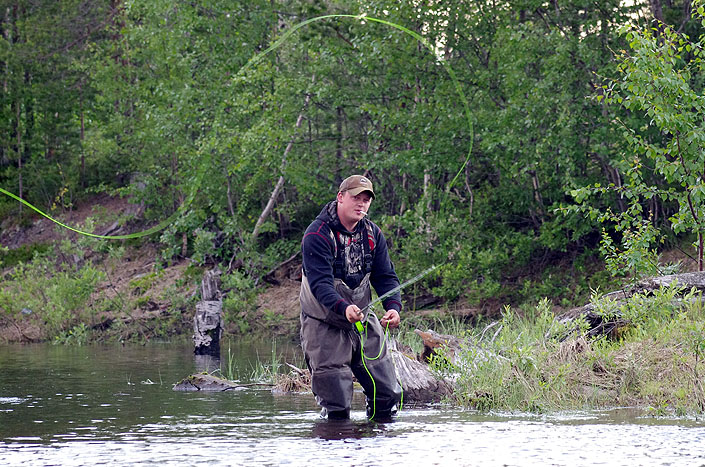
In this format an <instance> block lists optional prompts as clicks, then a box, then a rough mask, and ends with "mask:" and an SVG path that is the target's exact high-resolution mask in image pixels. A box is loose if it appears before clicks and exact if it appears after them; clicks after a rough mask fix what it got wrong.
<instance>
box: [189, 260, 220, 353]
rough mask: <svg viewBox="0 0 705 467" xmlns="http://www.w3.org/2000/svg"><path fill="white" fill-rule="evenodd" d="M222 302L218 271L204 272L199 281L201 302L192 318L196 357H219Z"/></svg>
mask: <svg viewBox="0 0 705 467" xmlns="http://www.w3.org/2000/svg"><path fill="white" fill-rule="evenodd" d="M223 327H224V325H223V301H222V299H221V295H220V271H218V270H217V269H216V270H211V271H208V272H206V274H205V275H204V276H203V280H202V281H201V301H200V302H198V303H197V304H196V314H195V315H194V317H193V345H194V353H195V354H196V355H206V354H207V355H220V338H221V337H222V335H223Z"/></svg>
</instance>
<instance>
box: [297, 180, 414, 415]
mask: <svg viewBox="0 0 705 467" xmlns="http://www.w3.org/2000/svg"><path fill="white" fill-rule="evenodd" d="M374 196H375V193H374V191H373V189H372V182H371V181H370V180H369V179H368V178H366V177H364V176H361V175H352V176H350V177H348V178H346V179H345V180H343V182H342V183H341V184H340V188H339V190H338V195H337V196H336V199H335V200H334V201H331V202H329V203H328V204H326V205H325V206H324V207H323V210H322V211H321V213H320V214H319V215H318V217H316V220H315V221H313V222H312V223H311V225H309V227H308V229H306V233H305V234H304V238H303V242H302V245H301V252H302V256H303V277H302V281H301V346H302V348H303V350H304V355H305V357H306V363H307V365H308V367H309V369H310V370H311V386H312V389H313V393H314V395H315V396H316V400H317V402H318V403H319V404H320V405H321V406H322V407H323V409H322V411H321V415H322V416H324V417H325V416H327V417H328V418H329V419H346V418H348V417H349V416H350V405H351V402H352V393H353V380H352V375H353V374H354V375H355V377H356V378H357V380H358V381H359V382H360V384H361V385H362V388H363V390H364V393H365V396H366V400H367V414H368V416H369V417H370V418H376V419H385V418H389V417H390V416H391V415H392V414H393V413H394V411H395V410H396V405H397V404H398V403H399V401H400V399H401V387H400V385H399V383H398V382H397V379H396V375H395V372H394V363H393V361H392V357H391V354H389V353H388V352H387V348H386V345H385V339H384V330H385V328H386V327H387V326H388V327H397V326H399V322H400V319H401V318H400V317H399V312H400V311H401V296H400V293H399V292H397V293H396V294H393V295H392V296H391V297H389V298H387V299H386V300H384V302H383V303H382V305H383V306H384V309H385V312H384V315H383V316H382V319H381V320H378V319H377V316H376V315H375V314H374V313H373V312H372V311H371V310H367V311H365V312H363V311H362V310H363V309H364V308H365V307H366V306H367V305H368V304H369V303H370V302H371V301H372V291H371V289H370V286H372V287H374V289H375V291H376V292H377V294H378V295H379V296H382V295H384V294H385V293H387V292H388V291H390V290H392V289H394V288H395V287H397V286H398V285H399V279H398V278H397V275H396V273H395V272H394V266H393V265H392V262H391V260H390V259H389V252H388V250H387V242H386V240H385V238H384V235H382V232H381V230H380V229H379V227H378V226H377V225H375V224H374V223H373V222H372V221H370V220H368V219H367V218H366V217H365V216H366V215H367V211H368V209H369V208H370V204H371V203H372V199H373V198H374ZM358 321H362V322H363V323H364V326H365V332H364V333H362V335H361V334H360V333H359V332H358V331H357V330H356V329H355V323H356V322H358ZM363 349H364V353H365V355H364V356H363V355H362V351H363ZM378 355H379V358H376V357H377V356H378Z"/></svg>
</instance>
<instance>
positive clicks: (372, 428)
mask: <svg viewBox="0 0 705 467" xmlns="http://www.w3.org/2000/svg"><path fill="white" fill-rule="evenodd" d="M386 431H387V430H386V429H385V428H384V424H382V423H376V422H370V421H368V420H364V421H361V422H360V421H353V420H318V421H316V422H315V423H314V424H313V430H312V431H311V437H312V438H320V439H325V440H329V441H330V440H346V439H362V438H373V437H375V436H379V435H380V434H384V433H385V432H386Z"/></svg>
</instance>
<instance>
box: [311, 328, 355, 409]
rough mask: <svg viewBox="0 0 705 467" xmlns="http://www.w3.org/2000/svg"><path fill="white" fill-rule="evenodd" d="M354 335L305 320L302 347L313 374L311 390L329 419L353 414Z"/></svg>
mask: <svg viewBox="0 0 705 467" xmlns="http://www.w3.org/2000/svg"><path fill="white" fill-rule="evenodd" d="M350 334H351V331H345V330H343V329H340V328H337V327H334V326H330V325H328V324H326V323H323V322H321V321H319V320H316V319H313V318H310V317H307V316H305V315H302V316H301V347H302V348H303V351H304V355H305V356H306V363H307V365H308V367H309V370H311V389H312V390H313V394H314V395H315V396H316V401H317V402H318V403H319V405H321V407H323V408H324V409H326V410H327V412H328V414H329V418H333V417H334V416H337V417H338V418H340V417H343V415H345V414H349V413H350V405H351V403H352V395H353V381H352V372H351V371H350V359H351V358H352V340H351V335H350ZM334 413H335V415H333V414H334ZM344 418H346V417H344Z"/></svg>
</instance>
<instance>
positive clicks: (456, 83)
mask: <svg viewBox="0 0 705 467" xmlns="http://www.w3.org/2000/svg"><path fill="white" fill-rule="evenodd" d="M328 19H352V20H358V21H361V22H362V24H365V22H371V23H379V24H383V25H386V26H389V27H392V28H395V29H397V30H399V31H402V32H403V33H405V34H408V35H409V36H411V37H413V38H414V39H416V40H417V41H419V42H420V43H421V44H422V45H423V46H424V47H426V48H427V49H428V50H429V51H431V53H432V54H433V55H434V57H436V60H437V61H438V62H440V64H441V65H442V66H443V68H444V69H445V70H446V72H447V73H448V76H450V79H451V80H452V82H453V85H454V86H455V91H456V92H457V93H458V97H459V98H460V101H461V103H462V105H463V110H464V112H465V118H466V119H467V123H468V128H469V129H470V145H469V148H468V154H467V157H466V158H465V160H464V162H463V164H462V165H461V167H460V169H459V170H458V172H457V173H456V174H455V177H453V179H452V180H451V182H450V183H449V184H448V186H447V187H446V198H444V200H445V199H447V195H448V193H449V192H450V189H451V188H452V187H453V185H454V184H455V182H456V181H457V180H458V177H460V174H461V173H462V172H463V170H464V169H465V167H466V166H467V164H468V161H469V160H470V156H471V154H472V148H473V141H474V129H473V123H472V117H471V115H470V106H469V105H468V101H467V98H466V97H465V93H464V92H463V88H462V86H461V85H460V82H459V81H458V78H457V77H456V75H455V72H454V71H453V69H452V68H451V66H450V64H449V63H448V62H447V61H446V60H444V59H443V58H442V57H440V56H438V54H437V52H436V50H435V48H434V47H433V45H432V44H430V43H429V42H428V40H426V39H425V38H424V37H423V36H421V35H420V34H418V33H416V32H414V31H412V30H411V29H408V28H406V27H404V26H402V25H399V24H396V23H393V22H391V21H387V20H384V19H379V18H374V17H371V16H366V15H364V14H362V15H345V14H333V15H322V16H317V17H314V18H310V19H307V20H305V21H302V22H301V23H298V24H296V25H295V26H293V27H292V28H291V29H289V30H288V31H286V32H285V33H284V34H282V36H281V37H280V38H279V39H277V40H276V41H275V42H274V43H273V44H272V45H271V46H269V47H268V48H267V49H265V50H264V51H263V52H262V53H260V54H258V55H255V56H254V57H252V58H251V59H250V60H249V61H248V62H247V63H246V64H245V65H244V66H243V67H242V68H240V69H239V70H238V71H237V73H236V75H241V74H243V73H244V72H245V71H247V70H248V69H249V68H250V67H252V66H254V65H256V64H257V63H258V62H260V61H261V60H262V59H263V58H264V57H265V56H267V55H268V54H269V53H270V52H272V51H273V50H276V49H277V48H279V47H280V46H281V45H282V44H284V43H285V42H286V41H287V40H288V39H289V37H291V36H292V35H293V34H294V33H295V32H296V31H298V30H299V29H301V28H303V27H304V26H307V25H309V24H311V23H313V22H317V21H323V20H328ZM200 165H201V171H200V172H199V174H198V177H197V179H196V181H195V183H194V185H192V189H191V192H190V193H189V196H188V198H187V199H186V200H185V201H184V203H183V204H182V205H181V206H179V208H178V209H177V210H176V211H175V212H174V213H173V214H172V215H171V216H169V217H168V218H167V219H165V220H163V221H162V222H160V223H159V224H157V225H155V226H154V227H151V228H149V229H147V230H143V231H140V232H135V233H131V234H127V235H98V234H94V233H91V232H86V231H83V230H81V229H78V228H75V227H71V226H68V225H66V224H64V223H62V222H60V221H58V220H57V219H54V218H53V217H51V216H50V215H49V214H47V213H45V212H43V211H42V210H41V209H39V208H37V207H36V206H34V205H32V204H31V203H29V202H27V201H25V200H24V199H22V198H20V197H19V196H17V195H15V194H13V193H11V192H9V191H7V190H5V189H3V188H0V193H2V194H4V195H6V196H9V197H10V198H13V199H15V200H17V201H19V202H20V203H22V204H24V205H25V206H27V207H28V208H30V209H32V210H33V211H35V212H37V213H38V214H40V215H42V216H44V217H46V218H47V219H49V220H50V221H52V222H54V223H55V224H57V225H59V226H61V227H63V228H65V229H68V230H71V231H73V232H76V233H78V234H81V235H85V236H88V237H93V238H100V239H105V240H125V239H130V238H139V237H144V236H147V235H151V234H153V233H155V232H158V231H160V230H163V229H164V228H166V227H167V226H168V225H169V224H171V223H172V222H174V221H175V220H176V219H177V218H178V217H179V216H180V215H182V214H183V213H184V212H185V211H186V209H187V208H188V206H189V205H190V204H191V202H192V201H193V199H194V198H195V194H196V192H197V191H198V190H199V189H200V187H201V182H202V179H203V173H204V172H205V165H206V164H200ZM441 204H443V203H441Z"/></svg>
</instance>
